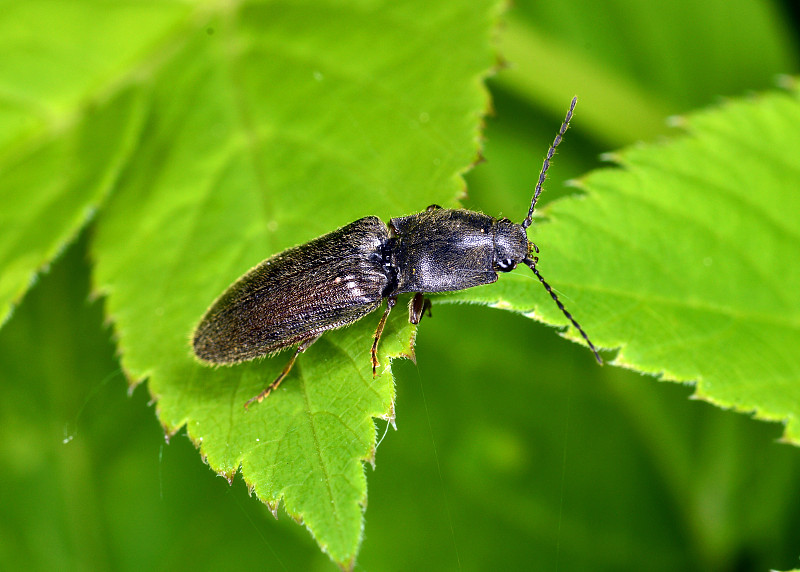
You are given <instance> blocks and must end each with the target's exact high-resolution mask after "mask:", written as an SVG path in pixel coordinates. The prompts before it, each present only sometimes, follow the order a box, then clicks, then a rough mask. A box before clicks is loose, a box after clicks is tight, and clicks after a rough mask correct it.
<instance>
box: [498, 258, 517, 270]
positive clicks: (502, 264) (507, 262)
mask: <svg viewBox="0 0 800 572" xmlns="http://www.w3.org/2000/svg"><path fill="white" fill-rule="evenodd" d="M516 267H517V263H516V262H515V261H514V260H512V259H511V258H503V259H500V260H498V261H497V269H498V270H499V271H500V272H511V271H512V270H514V269H515V268H516Z"/></svg>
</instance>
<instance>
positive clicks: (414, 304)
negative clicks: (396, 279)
mask: <svg viewBox="0 0 800 572" xmlns="http://www.w3.org/2000/svg"><path fill="white" fill-rule="evenodd" d="M425 312H428V317H429V318H430V317H431V300H430V298H426V297H425V295H424V294H423V293H422V292H417V293H416V294H414V297H413V298H411V301H410V302H409V303H408V321H409V322H411V323H412V324H414V325H416V324H419V321H420V320H421V319H422V314H424V313H425Z"/></svg>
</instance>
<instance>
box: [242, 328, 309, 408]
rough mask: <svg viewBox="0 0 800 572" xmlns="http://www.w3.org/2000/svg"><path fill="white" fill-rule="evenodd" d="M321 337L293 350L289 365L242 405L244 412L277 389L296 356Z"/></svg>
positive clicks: (301, 344) (302, 343)
mask: <svg viewBox="0 0 800 572" xmlns="http://www.w3.org/2000/svg"><path fill="white" fill-rule="evenodd" d="M321 335H322V334H319V335H316V336H314V337H313V338H309V339H307V340H306V341H304V342H301V343H300V345H299V346H297V349H296V350H295V352H294V354H293V355H292V357H291V359H290V360H289V363H287V364H286V366H285V367H284V368H283V371H282V372H281V373H280V375H278V377H277V378H275V381H273V382H272V383H270V384H269V385H268V386H267V388H266V389H265V390H264V391H262V392H261V393H259V394H258V395H256V396H255V397H251V398H250V399H248V400H247V402H246V403H245V404H244V408H245V410H246V409H247V408H248V407H250V405H251V404H252V403H253V402H254V401H258V402H259V403H261V402H262V401H263V400H264V399H265V398H266V397H267V396H268V395H269V394H270V393H272V392H273V391H274V390H276V389H278V386H279V385H280V384H281V382H282V381H283V379H284V378H285V377H286V376H287V375H289V372H290V371H292V366H294V361H295V360H296V359H297V356H299V355H300V354H301V353H303V352H304V351H306V350H307V349H308V347H309V346H310V345H311V344H313V343H314V342H316V341H317V340H318V339H319V337H320V336H321Z"/></svg>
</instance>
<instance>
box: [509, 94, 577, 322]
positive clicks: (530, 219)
mask: <svg viewBox="0 0 800 572" xmlns="http://www.w3.org/2000/svg"><path fill="white" fill-rule="evenodd" d="M576 103H578V98H577V97H573V98H572V103H570V104H569V111H567V116H566V117H565V118H564V122H563V123H562V124H561V129H559V130H558V135H556V138H555V139H553V144H552V145H550V148H549V149H548V150H547V155H546V156H545V158H544V162H543V163H542V170H541V172H539V181H538V182H537V183H536V190H535V191H534V192H533V200H531V208H530V209H529V210H528V216H527V217H525V220H524V221H522V228H528V227H529V226H530V225H531V222H533V209H535V208H536V201H537V200H538V199H539V195H540V194H542V186H543V185H544V180H545V179H546V178H547V170H548V169H549V168H550V161H552V160H553V155H555V154H556V147H558V144H559V143H561V139H563V138H564V133H566V132H567V129H568V128H569V122H570V120H571V119H572V112H573V111H574V110H575V104H576ZM534 272H535V270H534ZM584 337H585V336H584Z"/></svg>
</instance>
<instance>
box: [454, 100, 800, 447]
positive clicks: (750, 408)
mask: <svg viewBox="0 0 800 572" xmlns="http://www.w3.org/2000/svg"><path fill="white" fill-rule="evenodd" d="M679 123H680V124H681V125H682V126H683V127H684V129H685V130H686V131H687V132H688V134H687V135H685V136H683V137H678V138H675V139H674V140H673V141H670V142H669V143H665V144H661V145H647V146H645V145H642V146H637V147H634V148H630V149H627V150H625V151H622V152H620V153H617V154H614V155H613V156H611V157H612V158H613V159H614V160H615V161H616V162H618V163H619V164H620V166H621V167H622V168H618V169H604V170H600V171H595V172H593V173H590V174H589V175H587V176H586V177H584V178H583V179H581V180H579V181H578V182H577V183H576V186H578V187H580V188H581V189H583V190H585V192H586V195H585V196H582V197H578V198H575V199H570V200H562V201H558V202H556V203H555V204H553V205H552V207H551V208H549V209H547V210H546V211H545V212H546V213H547V217H548V220H547V221H546V222H539V223H537V224H535V225H534V227H533V228H534V230H535V232H534V233H533V234H532V236H533V235H535V237H534V240H535V242H536V243H537V244H538V245H539V246H540V247H541V248H542V254H541V264H540V268H541V271H542V273H543V274H544V275H545V277H550V278H549V279H550V281H551V283H552V284H553V286H554V287H556V289H557V291H559V292H560V293H561V298H562V300H564V302H565V303H566V305H567V306H568V308H570V309H572V310H573V313H574V314H575V315H576V316H577V318H578V320H579V321H580V323H581V324H582V325H583V327H584V329H585V330H586V331H587V332H588V333H589V335H590V336H591V338H592V340H593V341H594V343H595V344H596V345H599V346H602V347H606V348H611V349H615V350H616V349H619V351H618V353H617V355H616V357H615V358H614V359H613V361H612V363H613V364H615V365H620V366H624V367H627V368H631V369H635V370H638V371H642V372H646V373H651V374H654V375H657V376H659V377H660V378H663V379H665V380H673V381H681V382H694V383H696V393H695V395H696V396H697V397H699V398H702V399H705V400H708V401H710V402H712V403H714V404H716V405H719V406H722V407H725V408H732V409H735V410H737V411H742V412H748V413H754V415H755V416H756V417H758V418H761V419H767V420H772V421H782V422H784V423H785V424H786V430H785V431H786V432H785V438H786V439H787V440H788V441H791V442H793V443H794V444H798V443H800V425H798V422H799V421H800V365H798V361H797V359H796V355H795V354H796V350H797V348H798V347H800V298H799V294H798V293H800V267H798V265H797V264H794V260H795V259H796V258H797V253H798V252H800V219H798V217H797V216H795V213H796V212H797V210H798V209H799V208H800V198H798V197H800V195H798V193H797V189H798V188H800V102H799V101H798V97H797V92H796V91H794V90H793V91H792V92H791V93H774V94H768V95H764V96H762V97H758V98H753V99H746V100H739V101H729V102H726V103H725V104H723V105H721V106H720V108H719V109H714V110H710V111H705V112H700V113H696V114H693V115H690V116H688V117H686V118H683V119H681V120H680V121H679ZM534 281H535V278H534V277H533V276H529V275H527V274H525V273H524V272H517V273H515V274H513V275H510V276H507V277H504V279H503V280H501V282H500V284H498V285H496V286H492V287H482V288H477V289H472V290H468V291H464V292H459V293H457V294H454V295H451V296H448V297H445V298H444V299H449V300H456V301H476V302H483V303H491V304H492V305H495V306H499V307H506V308H512V309H515V310H517V311H523V312H526V313H527V312H530V313H532V314H533V315H537V316H541V317H542V319H544V320H545V321H547V322H549V323H559V324H564V323H566V318H565V317H564V316H563V315H561V313H560V312H559V311H558V309H557V308H555V306H554V305H553V304H552V302H551V301H550V300H549V299H548V296H547V295H546V294H545V293H543V292H539V295H538V298H539V301H537V302H536V303H534V302H533V298H532V297H531V289H532V282H534ZM570 337H573V338H575V337H576V336H575V332H571V333H570Z"/></svg>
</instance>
